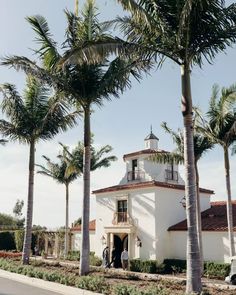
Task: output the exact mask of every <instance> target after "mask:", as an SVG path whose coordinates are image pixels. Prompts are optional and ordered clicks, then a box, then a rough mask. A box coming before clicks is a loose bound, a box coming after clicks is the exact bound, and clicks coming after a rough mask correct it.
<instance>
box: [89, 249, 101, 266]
mask: <svg viewBox="0 0 236 295" xmlns="http://www.w3.org/2000/svg"><path fill="white" fill-rule="evenodd" d="M89 262H90V265H93V266H101V265H102V259H101V258H99V257H97V256H95V253H94V252H90V255H89Z"/></svg>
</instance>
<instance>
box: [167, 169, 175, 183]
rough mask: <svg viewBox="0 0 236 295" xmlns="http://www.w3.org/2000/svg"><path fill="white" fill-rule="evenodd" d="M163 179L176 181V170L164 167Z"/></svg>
mask: <svg viewBox="0 0 236 295" xmlns="http://www.w3.org/2000/svg"><path fill="white" fill-rule="evenodd" d="M165 179H166V180H167V181H168V180H172V181H176V182H178V172H177V171H174V170H168V169H166V175H165Z"/></svg>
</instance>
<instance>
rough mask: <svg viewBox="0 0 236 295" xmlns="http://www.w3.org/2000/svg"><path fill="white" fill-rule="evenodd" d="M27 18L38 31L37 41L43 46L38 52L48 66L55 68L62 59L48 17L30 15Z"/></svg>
mask: <svg viewBox="0 0 236 295" xmlns="http://www.w3.org/2000/svg"><path fill="white" fill-rule="evenodd" d="M26 19H27V21H28V22H29V23H30V24H31V26H32V28H33V30H34V31H35V32H36V35H37V37H36V42H37V43H39V44H40V46H41V47H40V49H39V50H37V51H36V53H38V54H39V56H40V58H42V59H43V64H44V66H45V67H46V68H48V69H51V68H53V67H54V66H55V64H56V63H57V62H58V60H59V59H60V54H59V53H58V51H57V48H56V46H57V44H56V42H55V41H54V40H53V39H52V35H51V33H50V30H49V27H48V23H47V21H46V19H45V18H44V17H43V16H41V15H36V16H30V17H27V18H26Z"/></svg>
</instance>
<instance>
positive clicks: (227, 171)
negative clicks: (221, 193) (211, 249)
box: [224, 147, 235, 256]
mask: <svg viewBox="0 0 236 295" xmlns="http://www.w3.org/2000/svg"><path fill="white" fill-rule="evenodd" d="M224 162H225V180H226V190H227V221H228V234H229V255H230V256H234V255H235V249H234V233H233V215H232V198H231V185H230V164H229V152H228V148H227V147H224Z"/></svg>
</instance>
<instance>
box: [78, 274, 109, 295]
mask: <svg viewBox="0 0 236 295" xmlns="http://www.w3.org/2000/svg"><path fill="white" fill-rule="evenodd" d="M75 285H76V287H77V288H81V289H85V290H89V291H93V292H98V293H103V292H107V291H108V289H109V286H108V284H107V283H106V282H105V279H104V278H101V277H95V276H86V277H80V278H79V279H78V280H77V281H76V283H75Z"/></svg>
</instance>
